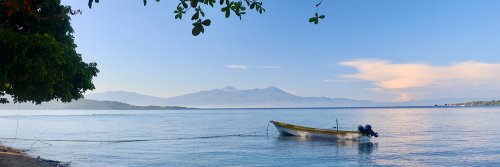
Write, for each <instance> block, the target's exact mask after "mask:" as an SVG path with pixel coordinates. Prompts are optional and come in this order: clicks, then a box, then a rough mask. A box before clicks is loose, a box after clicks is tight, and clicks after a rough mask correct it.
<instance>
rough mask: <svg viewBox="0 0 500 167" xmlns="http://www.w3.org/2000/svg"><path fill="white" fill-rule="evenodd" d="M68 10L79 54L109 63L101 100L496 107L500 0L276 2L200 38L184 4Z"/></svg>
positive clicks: (215, 11) (101, 79)
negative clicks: (250, 97) (247, 98)
mask: <svg viewBox="0 0 500 167" xmlns="http://www.w3.org/2000/svg"><path fill="white" fill-rule="evenodd" d="M87 2H88V1H87V0H80V1H74V0H63V1H62V3H63V4H65V5H71V6H72V7H73V9H80V10H82V11H83V14H81V15H75V16H72V21H71V23H72V26H73V28H74V30H75V33H74V36H75V42H76V44H77V45H78V47H77V52H78V53H80V54H82V58H83V59H84V61H86V62H97V64H98V68H99V69H100V71H101V72H100V73H99V74H98V76H97V77H96V78H95V79H94V84H95V86H96V90H94V91H93V92H104V91H131V92H137V93H141V94H147V95H153V96H160V97H173V96H179V95H183V94H186V93H193V92H197V91H202V90H209V89H214V88H222V87H225V86H233V87H236V88H239V89H253V88H264V87H269V86H275V87H278V88H281V89H283V90H285V91H287V92H289V93H292V94H295V95H300V96H315V97H320V96H321V97H342V98H352V99H359V100H373V101H408V100H422V99H440V98H495V97H499V93H500V84H497V83H498V82H499V81H500V31H499V30H500V1H498V0H474V1H471V0H439V1H436V0H404V1H402V0H376V1H373V0H325V1H324V2H323V4H322V6H321V7H320V8H319V12H320V14H324V15H326V18H325V19H324V20H321V21H320V24H318V25H314V24H311V23H309V22H308V19H309V18H310V17H312V16H313V15H314V13H315V12H316V8H315V3H317V2H316V1H309V0H308V1H305V0H287V1H284V0H272V1H271V0H270V1H268V0H264V1H263V2H264V5H263V6H264V7H265V8H266V11H267V12H265V13H263V14H262V15H260V14H258V13H257V12H250V11H249V12H248V13H247V14H246V15H244V16H243V19H242V20H239V18H237V17H234V16H233V17H230V18H228V19H225V18H224V14H223V13H222V12H220V7H218V6H216V7H215V8H208V7H205V8H204V10H205V13H206V14H207V18H210V19H211V20H212V25H211V26H210V27H207V28H205V33H204V34H201V35H200V36H197V37H194V36H192V35H191V28H192V25H191V21H190V20H189V19H188V18H190V16H187V17H186V16H184V19H183V20H176V19H174V13H173V11H174V9H175V8H176V5H177V4H176V2H178V1H169V0H163V1H160V2H155V1H154V0H149V2H148V5H147V6H143V5H142V1H141V0H127V1H116V0H114V1H113V0H101V1H100V3H98V4H94V5H93V7H92V9H89V8H88V6H87Z"/></svg>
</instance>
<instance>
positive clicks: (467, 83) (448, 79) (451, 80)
mask: <svg viewBox="0 0 500 167" xmlns="http://www.w3.org/2000/svg"><path fill="white" fill-rule="evenodd" d="M340 64H341V65H344V66H349V67H353V68H356V69H357V70H358V72H357V73H354V74H348V75H344V76H343V77H344V78H350V79H360V80H365V81H371V82H372V83H373V85H374V86H375V87H374V88H373V89H372V91H374V92H378V93H390V94H396V95H398V98H397V99H396V100H398V101H407V100H414V99H419V98H422V97H425V96H428V95H431V94H435V93H438V92H439V93H444V91H443V90H446V91H460V90H461V89H466V90H470V89H476V91H477V90H491V89H500V84H499V82H500V64H493V63H485V62H476V61H465V62H461V63H456V64H452V65H449V66H434V65H429V64H424V63H400V64H397V63H392V62H390V61H386V60H368V59H367V60H352V61H346V62H341V63H340Z"/></svg>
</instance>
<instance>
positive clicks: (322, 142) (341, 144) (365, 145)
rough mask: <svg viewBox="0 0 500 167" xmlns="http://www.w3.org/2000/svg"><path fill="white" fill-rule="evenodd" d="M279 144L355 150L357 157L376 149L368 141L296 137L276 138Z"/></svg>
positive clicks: (372, 143) (376, 145) (374, 143)
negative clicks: (286, 143)
mask: <svg viewBox="0 0 500 167" xmlns="http://www.w3.org/2000/svg"><path fill="white" fill-rule="evenodd" d="M277 140H278V141H281V142H288V141H290V142H295V143H296V145H303V146H304V145H311V146H332V147H336V148H337V150H339V149H353V148H354V149H357V150H358V154H359V155H369V154H371V153H372V152H373V151H375V150H376V149H377V148H378V143H376V142H370V141H365V142H363V141H357V140H331V139H324V138H307V137H297V136H283V135H280V136H278V137H277Z"/></svg>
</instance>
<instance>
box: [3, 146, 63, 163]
mask: <svg viewBox="0 0 500 167" xmlns="http://www.w3.org/2000/svg"><path fill="white" fill-rule="evenodd" d="M0 166H9V167H64V166H67V165H63V164H61V162H59V161H52V160H46V159H41V158H34V157H31V156H30V155H28V154H26V153H25V152H23V151H21V150H18V149H15V148H10V147H6V146H3V145H0Z"/></svg>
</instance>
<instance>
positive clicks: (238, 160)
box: [0, 107, 500, 167]
mask: <svg viewBox="0 0 500 167" xmlns="http://www.w3.org/2000/svg"><path fill="white" fill-rule="evenodd" d="M336 118H338V120H339V126H340V129H346V130H347V129H351V130H354V129H355V128H356V127H357V125H358V124H367V123H369V124H371V125H372V126H373V129H374V130H375V131H376V132H378V133H379V135H380V136H379V138H374V139H373V140H372V141H371V142H370V143H357V142H348V141H324V140H312V141H311V140H303V139H300V138H295V137H280V136H279V134H278V132H277V131H276V129H275V128H274V126H272V125H270V126H269V131H268V133H267V134H266V128H267V126H268V121H269V120H278V121H283V122H288V123H293V124H299V125H306V126H312V127H319V128H332V127H333V126H334V123H335V119H336ZM16 127H17V134H16ZM238 134H241V135H239V136H238ZM13 137H16V138H18V139H17V140H14V139H9V138H13ZM0 138H3V139H0V141H1V142H2V143H3V144H5V145H9V146H14V147H17V148H22V149H27V150H28V152H29V153H30V154H32V155H34V156H38V155H40V156H41V157H42V158H46V159H54V160H61V161H66V162H71V164H72V165H73V166H77V167H79V166H499V165H500V108H495V107H493V108H389V109H388V108H372V109H257V110H256V109H245V110H176V111H116V110H113V111H85V110H76V111H75V110H56V111H41V110H39V111H29V110H24V111H20V110H0ZM23 139H39V140H41V141H44V142H45V143H43V142H41V141H36V140H23ZM150 139H152V141H138V142H122V143H107V142H106V141H117V140H150ZM54 140H74V141H54ZM99 141H104V142H102V143H101V142H99Z"/></svg>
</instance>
